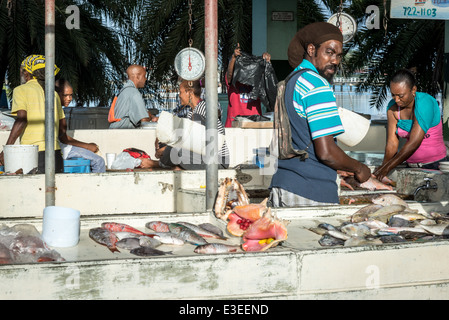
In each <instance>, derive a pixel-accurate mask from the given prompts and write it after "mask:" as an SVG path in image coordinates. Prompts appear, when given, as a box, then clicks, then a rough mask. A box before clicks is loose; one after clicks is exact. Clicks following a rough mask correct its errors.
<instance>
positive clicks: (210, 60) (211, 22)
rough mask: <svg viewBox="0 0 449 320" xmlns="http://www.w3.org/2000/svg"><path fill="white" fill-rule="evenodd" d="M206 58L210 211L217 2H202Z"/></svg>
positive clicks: (214, 171) (214, 169) (214, 174)
mask: <svg viewBox="0 0 449 320" xmlns="http://www.w3.org/2000/svg"><path fill="white" fill-rule="evenodd" d="M204 13H205V57H206V132H207V139H208V141H209V142H208V144H207V148H206V150H207V155H206V156H207V157H208V158H206V162H207V167H206V210H207V211H211V210H212V208H213V205H214V201H215V195H216V194H217V191H218V166H217V159H218V157H217V154H218V132H217V119H218V110H217V106H218V90H217V89H218V83H217V73H218V71H217V68H218V65H217V60H218V29H217V27H218V13H217V0H204Z"/></svg>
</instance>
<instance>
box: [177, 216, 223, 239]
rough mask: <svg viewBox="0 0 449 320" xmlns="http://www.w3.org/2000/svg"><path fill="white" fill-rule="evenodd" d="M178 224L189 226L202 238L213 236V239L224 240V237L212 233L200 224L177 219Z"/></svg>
mask: <svg viewBox="0 0 449 320" xmlns="http://www.w3.org/2000/svg"><path fill="white" fill-rule="evenodd" d="M177 223H178V224H181V225H183V226H185V227H187V228H189V229H190V230H193V231H194V232H196V233H197V234H198V235H200V236H201V237H204V238H214V239H220V240H226V239H227V238H226V237H223V236H220V235H218V234H216V233H213V232H211V231H208V230H206V229H204V228H202V227H200V226H197V225H195V224H193V223H189V222H184V221H178V222H177Z"/></svg>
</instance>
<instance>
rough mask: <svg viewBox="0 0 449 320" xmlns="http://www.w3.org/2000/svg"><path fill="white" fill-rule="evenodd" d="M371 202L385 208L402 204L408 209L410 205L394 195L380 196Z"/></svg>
mask: <svg viewBox="0 0 449 320" xmlns="http://www.w3.org/2000/svg"><path fill="white" fill-rule="evenodd" d="M371 201H372V202H373V203H374V204H379V205H381V206H384V207H385V206H391V205H393V204H400V205H403V206H404V207H406V208H408V204H407V203H406V202H405V201H404V199H402V198H400V197H398V196H397V195H395V194H392V193H387V194H381V195H380V196H378V197H375V198H373V199H372V200H371Z"/></svg>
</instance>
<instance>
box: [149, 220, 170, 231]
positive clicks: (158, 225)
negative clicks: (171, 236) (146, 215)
mask: <svg viewBox="0 0 449 320" xmlns="http://www.w3.org/2000/svg"><path fill="white" fill-rule="evenodd" d="M145 228H147V229H150V230H153V231H156V232H170V229H169V228H168V223H165V222H162V221H150V222H147V223H145Z"/></svg>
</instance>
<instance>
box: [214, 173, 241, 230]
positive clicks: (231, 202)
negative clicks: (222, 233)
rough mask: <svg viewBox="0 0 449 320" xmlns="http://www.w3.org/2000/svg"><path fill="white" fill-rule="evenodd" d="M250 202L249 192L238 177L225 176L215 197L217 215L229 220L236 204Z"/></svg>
mask: <svg viewBox="0 0 449 320" xmlns="http://www.w3.org/2000/svg"><path fill="white" fill-rule="evenodd" d="M248 204H249V198H248V194H247V193H246V191H245V189H243V186H242V185H241V184H240V183H239V182H238V181H237V179H232V178H227V177H226V178H225V179H224V181H223V182H222V183H221V184H220V187H219V188H218V192H217V198H216V199H215V206H214V211H215V216H216V217H217V218H218V219H222V220H224V221H227V220H228V215H229V214H230V213H231V212H232V209H234V208H235V207H236V206H244V205H248Z"/></svg>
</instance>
